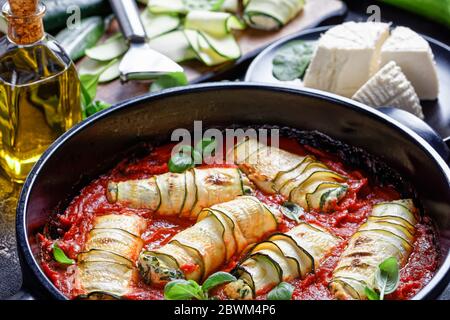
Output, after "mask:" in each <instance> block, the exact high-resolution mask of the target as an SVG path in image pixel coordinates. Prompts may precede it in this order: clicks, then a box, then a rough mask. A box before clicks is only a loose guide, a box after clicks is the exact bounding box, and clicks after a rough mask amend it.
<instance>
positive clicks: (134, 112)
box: [17, 83, 450, 299]
mask: <svg viewBox="0 0 450 320" xmlns="http://www.w3.org/2000/svg"><path fill="white" fill-rule="evenodd" d="M194 120H202V121H203V127H204V128H205V127H213V126H218V125H221V126H223V125H230V124H253V125H258V124H271V125H280V126H289V127H292V128H298V129H301V130H318V131H320V132H323V133H325V134H326V135H328V136H330V137H332V138H333V139H336V140H339V141H342V142H344V143H346V144H349V145H352V146H355V147H359V148H363V149H364V150H366V151H367V152H368V153H370V154H372V155H374V156H376V157H378V158H380V159H382V160H383V161H384V162H385V163H387V164H388V165H389V166H391V167H392V168H394V169H395V170H396V171H398V172H399V173H400V174H401V175H402V176H403V177H405V178H406V179H408V180H410V181H411V183H412V184H413V185H414V186H415V188H416V190H417V192H418V195H419V198H420V201H421V203H422V205H423V208H424V210H425V211H426V212H427V214H429V215H430V216H431V217H432V218H433V219H434V221H435V222H436V225H437V228H438V230H439V234H440V243H441V246H442V247H441V249H442V261H441V265H440V267H439V270H438V271H437V273H436V274H435V276H434V278H433V279H432V280H431V281H430V282H429V283H428V285H426V286H425V287H424V288H423V290H421V291H420V292H419V293H418V294H417V295H416V296H415V299H424V298H435V297H436V296H437V295H438V294H439V293H440V292H442V290H443V288H445V286H446V285H447V283H448V279H449V276H450V274H449V269H450V255H449V244H450V169H449V168H448V166H447V164H446V163H445V161H444V159H443V158H442V157H448V149H447V148H446V147H445V145H442V141H441V140H439V139H438V140H437V142H436V141H435V142H436V143H437V144H436V146H437V148H440V151H439V152H440V153H441V154H442V156H441V155H440V154H439V153H438V151H436V150H435V149H434V148H433V147H431V146H430V144H429V143H427V141H425V139H424V138H422V137H421V136H420V135H418V134H416V133H415V132H414V131H412V130H411V129H409V128H407V127H406V126H404V125H402V124H401V123H399V122H397V121H395V120H393V119H392V118H390V117H388V116H386V115H385V114H383V113H382V112H380V111H377V110H374V109H372V108H369V107H366V106H364V105H362V104H358V103H356V102H354V101H352V100H349V99H343V98H340V97H338V96H335V95H331V94H325V93H323V92H318V91H314V90H295V89H292V88H286V87H279V86H273V85H257V84H251V83H219V84H208V85H198V86H188V87H184V88H180V89H172V90H167V91H164V92H161V93H157V94H153V95H149V96H143V97H139V98H136V99H133V100H130V101H127V102H124V103H122V104H119V105H117V106H114V107H111V108H110V109H108V110H105V111H103V112H100V113H98V114H96V115H94V116H92V117H90V118H89V119H87V120H85V121H83V122H82V123H80V124H79V125H77V126H75V127H74V128H72V129H71V130H70V131H68V132H67V133H65V134H64V135H63V136H61V137H60V138H59V139H58V140H57V141H56V142H55V143H54V144H53V145H52V146H51V147H50V148H49V149H48V150H47V151H46V152H45V154H44V155H43V156H42V157H41V159H40V160H39V162H38V163H37V164H36V165H35V167H34V168H33V170H32V172H31V173H30V175H29V177H28V179H27V181H26V183H25V185H24V187H23V190H22V194H21V196H20V202H19V206H18V209H17V241H18V249H19V253H20V257H21V262H22V266H23V269H24V272H25V280H26V282H25V286H28V288H31V289H33V294H34V295H37V296H39V297H51V298H57V299H64V298H65V297H64V296H63V295H62V294H61V293H60V292H59V291H58V290H57V289H56V287H55V286H54V285H53V284H52V283H51V282H50V281H49V280H48V279H47V277H46V276H45V275H44V273H43V272H42V270H41V268H40V265H39V262H38V250H37V248H36V240H35V239H36V237H35V235H36V232H38V231H39V230H41V228H42V226H43V225H44V223H45V222H46V221H47V219H48V217H49V214H51V213H52V212H54V210H55V208H58V206H59V208H64V206H65V205H67V201H68V200H70V199H71V197H73V196H74V195H76V194H77V193H78V192H79V190H80V189H81V188H82V187H83V186H84V185H86V184H88V183H89V182H90V181H91V180H92V179H94V178H96V177H98V176H99V175H100V174H102V173H105V172H107V170H109V169H110V168H111V167H112V166H113V165H114V164H116V163H117V161H119V160H120V158H121V157H122V156H123V152H124V151H125V150H127V149H129V148H130V147H131V146H133V145H136V144H137V143H139V142H141V141H155V139H160V138H161V137H163V138H166V139H168V138H170V134H171V132H172V130H174V129H176V128H188V129H191V128H192V127H193V122H194ZM419 127H420V125H419ZM427 132H428V133H430V132H431V131H429V128H428V127H427V126H426V125H425V127H422V132H421V134H422V135H423V136H424V137H425V138H430V137H432V135H433V133H432V132H431V136H430V135H428V136H427ZM22 297H30V296H28V295H22Z"/></svg>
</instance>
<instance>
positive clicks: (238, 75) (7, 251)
mask: <svg viewBox="0 0 450 320" xmlns="http://www.w3.org/2000/svg"><path fill="white" fill-rule="evenodd" d="M345 2H346V3H347V5H348V8H349V11H348V14H347V15H346V16H345V18H344V20H346V21H350V20H356V21H365V20H366V19H367V17H368V14H367V12H366V11H367V7H368V6H369V5H372V4H377V5H379V6H380V9H381V19H382V20H383V21H392V22H394V23H395V24H398V25H404V26H408V27H410V28H412V29H414V30H415V31H417V32H420V33H422V34H425V35H427V36H430V37H433V38H435V39H437V40H439V41H441V42H443V43H445V44H446V45H450V30H449V29H448V28H446V27H444V26H442V25H439V24H436V23H434V22H432V21H429V20H426V19H424V18H421V17H419V16H417V15H414V14H411V13H408V12H405V11H402V10H399V9H397V8H394V7H391V6H388V5H383V4H380V3H379V2H376V1H365V0H348V1H345ZM339 22H342V19H341V21H339V20H336V19H332V20H328V21H326V22H324V23H323V24H324V25H325V24H335V23H339ZM246 67H247V66H246V65H243V66H241V67H240V68H238V69H235V70H233V71H232V72H229V73H227V74H225V75H224V76H222V77H221V78H217V79H214V80H235V79H242V77H243V75H244V73H245V71H246ZM449 107H450V106H449ZM443 125H445V124H443ZM19 190H20V187H19V186H14V185H12V184H11V183H10V182H9V181H8V180H7V179H5V178H4V177H3V176H1V174H0V299H2V298H6V297H8V296H10V295H13V294H14V293H15V292H16V291H17V290H19V288H20V285H21V282H22V274H21V271H20V266H19V262H18V257H17V252H16V243H15V230H14V229H15V227H14V224H15V206H16V201H17V196H18V193H19ZM439 299H445V300H450V286H448V287H447V289H446V290H445V292H444V293H443V294H442V295H441V296H440V298H439Z"/></svg>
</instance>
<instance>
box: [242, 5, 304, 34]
mask: <svg viewBox="0 0 450 320" xmlns="http://www.w3.org/2000/svg"><path fill="white" fill-rule="evenodd" d="M304 4H305V1H304V0H244V19H245V21H246V22H247V24H248V25H249V26H251V27H252V28H255V29H263V30H274V29H279V28H281V27H283V26H284V25H285V24H287V23H288V22H289V21H291V20H292V19H293V18H294V17H295V16H297V15H298V14H299V12H300V11H301V10H302V9H303V7H304Z"/></svg>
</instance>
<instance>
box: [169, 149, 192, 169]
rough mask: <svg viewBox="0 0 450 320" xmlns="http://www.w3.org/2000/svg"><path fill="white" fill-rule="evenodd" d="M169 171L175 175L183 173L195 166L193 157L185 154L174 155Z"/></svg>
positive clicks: (170, 161)
mask: <svg viewBox="0 0 450 320" xmlns="http://www.w3.org/2000/svg"><path fill="white" fill-rule="evenodd" d="M168 166H169V171H170V172H173V173H182V172H184V171H186V170H188V169H190V168H193V167H194V166H195V164H194V160H193V159H192V156H191V155H187V154H185V153H176V154H174V155H173V156H172V157H171V158H170V160H169V163H168Z"/></svg>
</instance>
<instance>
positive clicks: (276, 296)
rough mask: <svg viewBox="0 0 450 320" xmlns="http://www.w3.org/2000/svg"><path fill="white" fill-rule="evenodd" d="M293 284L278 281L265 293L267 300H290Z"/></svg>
mask: <svg viewBox="0 0 450 320" xmlns="http://www.w3.org/2000/svg"><path fill="white" fill-rule="evenodd" d="M293 293H294V286H293V285H291V284H289V283H287V282H280V283H279V284H278V285H277V286H276V287H275V288H273V289H272V290H271V291H270V292H269V294H268V295H267V299H268V300H291V299H292V294H293Z"/></svg>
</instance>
